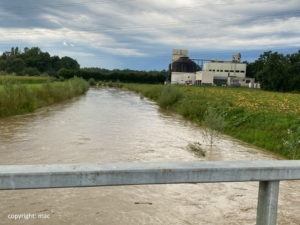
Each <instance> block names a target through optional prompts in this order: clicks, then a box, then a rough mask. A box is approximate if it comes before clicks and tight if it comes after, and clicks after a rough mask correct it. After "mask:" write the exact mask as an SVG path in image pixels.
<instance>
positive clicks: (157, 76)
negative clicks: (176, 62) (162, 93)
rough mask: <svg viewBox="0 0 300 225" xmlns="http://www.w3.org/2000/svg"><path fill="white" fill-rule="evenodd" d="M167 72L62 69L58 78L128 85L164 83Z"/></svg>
mask: <svg viewBox="0 0 300 225" xmlns="http://www.w3.org/2000/svg"><path fill="white" fill-rule="evenodd" d="M167 75H168V72H167V71H165V70H163V71H136V70H129V69H125V70H107V69H101V68H84V69H79V70H69V69H62V70H60V71H59V76H60V77H63V78H66V79H68V78H71V77H73V76H77V77H82V78H84V79H86V80H90V79H94V80H96V81H120V82H129V83H152V84H155V83H164V81H165V80H166V78H167Z"/></svg>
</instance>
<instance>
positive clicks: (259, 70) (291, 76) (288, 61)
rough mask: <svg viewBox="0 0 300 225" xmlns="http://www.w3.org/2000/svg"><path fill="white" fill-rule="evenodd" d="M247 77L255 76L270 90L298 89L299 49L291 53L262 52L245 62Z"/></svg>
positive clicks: (299, 76)
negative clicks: (249, 61) (255, 58)
mask: <svg viewBox="0 0 300 225" xmlns="http://www.w3.org/2000/svg"><path fill="white" fill-rule="evenodd" d="M246 75H247V77H253V78H255V79H256V80H257V81H258V82H259V83H260V84H261V88H262V89H264V90H270V91H284V92H286V91H300V50H298V52H296V53H293V54H287V55H284V54H280V53H278V52H272V51H268V52H264V53H263V54H261V55H260V57H259V58H258V59H257V60H255V61H254V62H252V63H248V64H247V74H246Z"/></svg>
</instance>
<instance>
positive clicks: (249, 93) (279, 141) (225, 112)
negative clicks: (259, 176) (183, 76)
mask: <svg viewBox="0 0 300 225" xmlns="http://www.w3.org/2000/svg"><path fill="white" fill-rule="evenodd" d="M123 86H124V88H127V89H128V90H132V91H135V92H138V93H140V94H143V95H144V96H146V97H148V98H150V99H152V100H154V101H157V102H158V103H159V105H160V106H161V107H163V108H166V109H169V110H172V111H174V112H177V113H179V114H181V115H183V116H184V117H185V118H187V119H189V120H192V121H194V122H196V123H198V124H199V125H204V124H205V123H206V122H205V117H206V113H207V112H208V109H209V108H212V109H214V111H215V113H216V114H217V115H219V116H220V117H221V118H223V119H224V122H225V125H224V128H223V129H222V130H223V131H222V132H223V133H225V134H228V135H231V136H233V137H235V138H238V139H240V140H243V141H245V142H248V143H251V144H254V145H256V146H259V147H262V148H264V149H267V150H270V151H273V152H275V153H278V154H280V155H282V156H285V157H287V158H295V159H300V148H299V146H296V147H295V148H291V147H287V144H285V143H286V140H289V142H293V141H291V140H290V139H289V138H292V139H293V138H295V140H296V143H298V142H297V141H299V136H295V137H294V136H292V137H290V134H288V133H287V130H289V129H290V130H292V131H294V130H296V129H298V127H300V94H297V93H280V92H271V91H263V90H255V89H248V88H225V87H194V86H172V87H169V86H164V85H146V84H123ZM170 89H171V90H170ZM174 96H176V97H174ZM162 99H164V100H163V101H162ZM160 102H161V103H163V104H161V103H160ZM293 146H295V145H293ZM289 148H290V149H293V150H291V151H294V153H292V154H291V151H290V150H288V149H289Z"/></svg>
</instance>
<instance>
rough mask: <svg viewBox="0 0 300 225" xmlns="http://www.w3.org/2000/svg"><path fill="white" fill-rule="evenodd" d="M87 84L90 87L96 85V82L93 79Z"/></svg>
mask: <svg viewBox="0 0 300 225" xmlns="http://www.w3.org/2000/svg"><path fill="white" fill-rule="evenodd" d="M88 82H89V84H90V85H91V86H94V85H96V81H95V79H94V78H90V79H89V81H88Z"/></svg>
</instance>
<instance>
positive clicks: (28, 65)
mask: <svg viewBox="0 0 300 225" xmlns="http://www.w3.org/2000/svg"><path fill="white" fill-rule="evenodd" d="M63 68H64V69H79V68H80V65H79V64H78V62H77V61H76V60H75V59H73V58H71V57H68V56H64V57H62V58H60V57H59V56H50V54H49V53H48V52H43V51H42V50H41V49H40V48H38V47H32V48H24V50H23V51H21V50H20V49H19V48H18V47H12V48H11V50H10V51H7V52H4V53H2V55H1V56H0V71H1V73H2V74H12V73H14V74H16V75H32V76H35V75H49V76H57V75H58V72H59V70H61V69H63Z"/></svg>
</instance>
